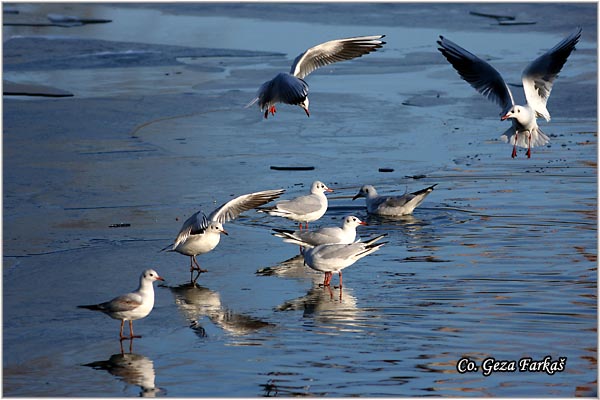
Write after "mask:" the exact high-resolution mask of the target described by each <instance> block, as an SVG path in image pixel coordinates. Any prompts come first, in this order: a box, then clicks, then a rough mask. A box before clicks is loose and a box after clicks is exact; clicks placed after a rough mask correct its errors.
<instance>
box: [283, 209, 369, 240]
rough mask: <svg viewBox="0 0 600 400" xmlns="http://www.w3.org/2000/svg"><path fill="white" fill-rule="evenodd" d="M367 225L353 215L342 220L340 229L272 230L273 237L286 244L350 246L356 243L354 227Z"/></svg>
mask: <svg viewBox="0 0 600 400" xmlns="http://www.w3.org/2000/svg"><path fill="white" fill-rule="evenodd" d="M359 225H367V223H366V222H363V221H361V220H360V219H358V218H357V217H355V216H353V215H349V216H347V217H346V218H344V222H343V224H342V227H341V228H339V227H337V226H335V227H334V226H331V227H325V228H321V229H317V230H315V231H307V230H305V231H291V230H285V229H273V230H274V231H275V233H273V236H277V237H280V238H283V241H284V242H286V243H297V242H298V241H302V242H304V243H308V244H310V245H312V246H318V245H320V244H350V243H354V242H355V241H356V227H357V226H359Z"/></svg>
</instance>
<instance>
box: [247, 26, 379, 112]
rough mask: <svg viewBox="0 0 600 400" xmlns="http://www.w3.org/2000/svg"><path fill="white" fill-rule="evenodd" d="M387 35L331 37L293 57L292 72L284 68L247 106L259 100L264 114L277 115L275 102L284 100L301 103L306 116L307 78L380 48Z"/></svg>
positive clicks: (293, 103) (283, 101)
mask: <svg viewBox="0 0 600 400" xmlns="http://www.w3.org/2000/svg"><path fill="white" fill-rule="evenodd" d="M383 37H385V35H376V36H359V37H352V38H347V39H336V40H330V41H329V42H325V43H321V44H319V45H317V46H315V47H311V48H310V49H308V50H306V51H305V52H304V53H302V54H300V55H299V56H298V57H296V59H295V60H294V63H293V64H292V68H291V69H290V72H289V73H287V72H281V73H279V74H277V76H276V77H275V78H273V79H271V80H270V81H267V82H265V83H263V84H262V85H261V87H260V88H259V89H258V92H257V94H256V97H255V98H254V99H253V100H252V101H251V102H250V103H249V104H248V105H247V106H246V107H250V106H252V105H254V104H255V103H257V102H258V105H259V107H260V110H261V112H262V111H264V115H265V118H267V117H268V116H269V113H271V115H275V112H276V111H277V110H276V109H275V104H277V103H285V104H291V105H296V106H300V107H302V109H303V110H304V112H305V113H306V115H307V116H309V117H310V112H309V111H308V84H307V83H306V81H305V80H304V78H305V77H306V76H307V75H308V74H310V73H311V72H313V71H314V70H316V69H317V68H320V67H323V66H325V65H329V64H333V63H336V62H339V61H347V60H352V59H353V58H357V57H361V56H363V55H365V54H369V53H371V52H373V51H376V50H377V49H379V48H381V47H382V46H383V45H384V44H385V42H384V41H382V40H380V39H382V38H383Z"/></svg>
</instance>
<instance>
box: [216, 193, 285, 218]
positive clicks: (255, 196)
mask: <svg viewBox="0 0 600 400" xmlns="http://www.w3.org/2000/svg"><path fill="white" fill-rule="evenodd" d="M284 192H285V189H275V190H263V191H261V192H255V193H250V194H244V195H242V196H239V197H236V198H235V199H233V200H230V201H228V202H227V203H225V204H222V205H221V206H220V207H219V208H217V209H216V210H214V211H213V212H211V213H210V215H209V216H208V220H209V221H211V222H220V223H222V224H223V223H225V222H227V221H231V220H232V219H235V218H237V217H238V216H239V215H240V214H241V213H243V212H244V211H248V210H251V209H253V208H256V207H260V206H262V205H265V204H267V203H269V202H271V201H273V200H275V199H276V198H278V197H279V196H281V195H282V194H283V193H284Z"/></svg>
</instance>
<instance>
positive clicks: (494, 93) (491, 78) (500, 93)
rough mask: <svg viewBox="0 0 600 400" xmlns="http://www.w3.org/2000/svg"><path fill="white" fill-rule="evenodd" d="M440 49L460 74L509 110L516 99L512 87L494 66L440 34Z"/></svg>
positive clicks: (503, 109)
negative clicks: (509, 86) (511, 90)
mask: <svg viewBox="0 0 600 400" xmlns="http://www.w3.org/2000/svg"><path fill="white" fill-rule="evenodd" d="M437 43H438V45H440V47H439V48H438V50H439V51H440V52H441V53H442V54H443V55H444V57H446V59H447V60H448V62H449V63H450V64H452V66H453V67H454V69H455V70H456V71H457V72H458V74H459V75H460V76H461V78H463V79H464V80H465V81H467V82H468V83H469V84H470V85H471V86H472V87H473V88H475V90H477V91H478V92H479V93H481V94H482V95H484V96H485V97H486V98H487V99H488V100H491V101H493V102H495V103H496V104H498V105H499V106H500V107H502V112H505V111H508V109H510V108H511V107H512V106H513V105H514V100H513V96H512V93H511V92H510V89H509V88H508V86H507V85H506V83H505V82H504V79H502V76H501V75H500V73H499V72H498V71H496V69H495V68H494V67H492V66H491V65H490V64H488V63H487V62H485V61H483V60H482V59H481V58H479V57H477V56H476V55H474V54H473V53H471V52H469V51H467V50H465V49H463V48H462V47H460V46H459V45H457V44H456V43H454V42H452V41H450V40H448V39H446V38H445V37H443V36H440V40H438V41H437Z"/></svg>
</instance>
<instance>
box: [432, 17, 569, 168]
mask: <svg viewBox="0 0 600 400" xmlns="http://www.w3.org/2000/svg"><path fill="white" fill-rule="evenodd" d="M580 37H581V28H578V29H577V30H576V31H575V32H573V33H572V34H571V35H569V36H568V37H567V38H565V39H564V40H562V41H561V42H560V43H558V44H557V45H556V46H554V47H553V48H551V49H550V50H548V51H547V52H545V53H544V54H542V55H541V56H539V57H538V58H536V59H535V60H533V62H531V64H529V65H528V66H527V68H525V70H524V71H523V74H522V75H521V80H522V81H523V90H524V92H525V98H526V100H527V104H525V105H524V106H521V105H517V104H515V101H514V99H513V96H512V93H511V91H510V89H509V88H508V86H507V85H506V83H505V82H504V79H502V76H501V75H500V73H498V71H496V70H495V69H494V67H492V66H491V65H490V64H488V63H487V62H485V61H483V60H482V59H480V58H479V57H477V56H476V55H474V54H472V53H470V52H468V51H467V50H465V49H463V48H462V47H460V46H459V45H457V44H456V43H454V42H451V41H450V40H448V39H446V38H445V37H443V36H440V40H438V42H437V43H438V44H439V45H440V47H439V48H438V50H439V51H440V52H441V53H442V54H443V55H444V57H446V59H447V60H448V61H449V62H450V64H452V66H453V67H454V69H456V70H457V71H458V73H459V75H460V76H461V77H462V78H463V79H464V80H465V81H467V82H468V83H469V84H470V85H471V86H473V87H474V88H475V89H476V90H477V91H478V92H479V93H481V94H483V95H484V96H485V97H486V98H488V99H489V100H492V101H494V102H495V103H497V104H498V105H500V107H502V112H501V114H500V116H501V118H500V119H501V120H505V119H510V120H511V121H512V126H511V127H510V128H509V129H507V130H506V132H504V134H503V135H502V136H501V137H500V138H501V139H502V140H503V141H504V142H508V143H510V144H512V145H513V151H512V157H513V158H514V157H516V156H517V146H519V147H526V148H527V153H526V154H527V157H528V158H530V157H531V148H532V147H535V146H543V145H545V144H546V143H548V141H549V140H550V139H549V138H548V136H546V135H545V134H544V132H542V130H541V129H540V128H539V127H538V124H537V120H536V119H537V118H538V117H543V118H544V119H545V120H546V121H550V113H549V112H548V109H547V108H546V103H547V102H548V97H549V96H550V92H551V90H552V85H553V83H554V80H555V79H556V78H557V77H558V73H559V72H560V70H561V69H562V67H563V65H564V64H565V62H566V61H567V58H568V57H569V55H570V54H571V52H572V51H573V50H574V49H575V45H576V44H577V42H578V41H579V38H580Z"/></svg>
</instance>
